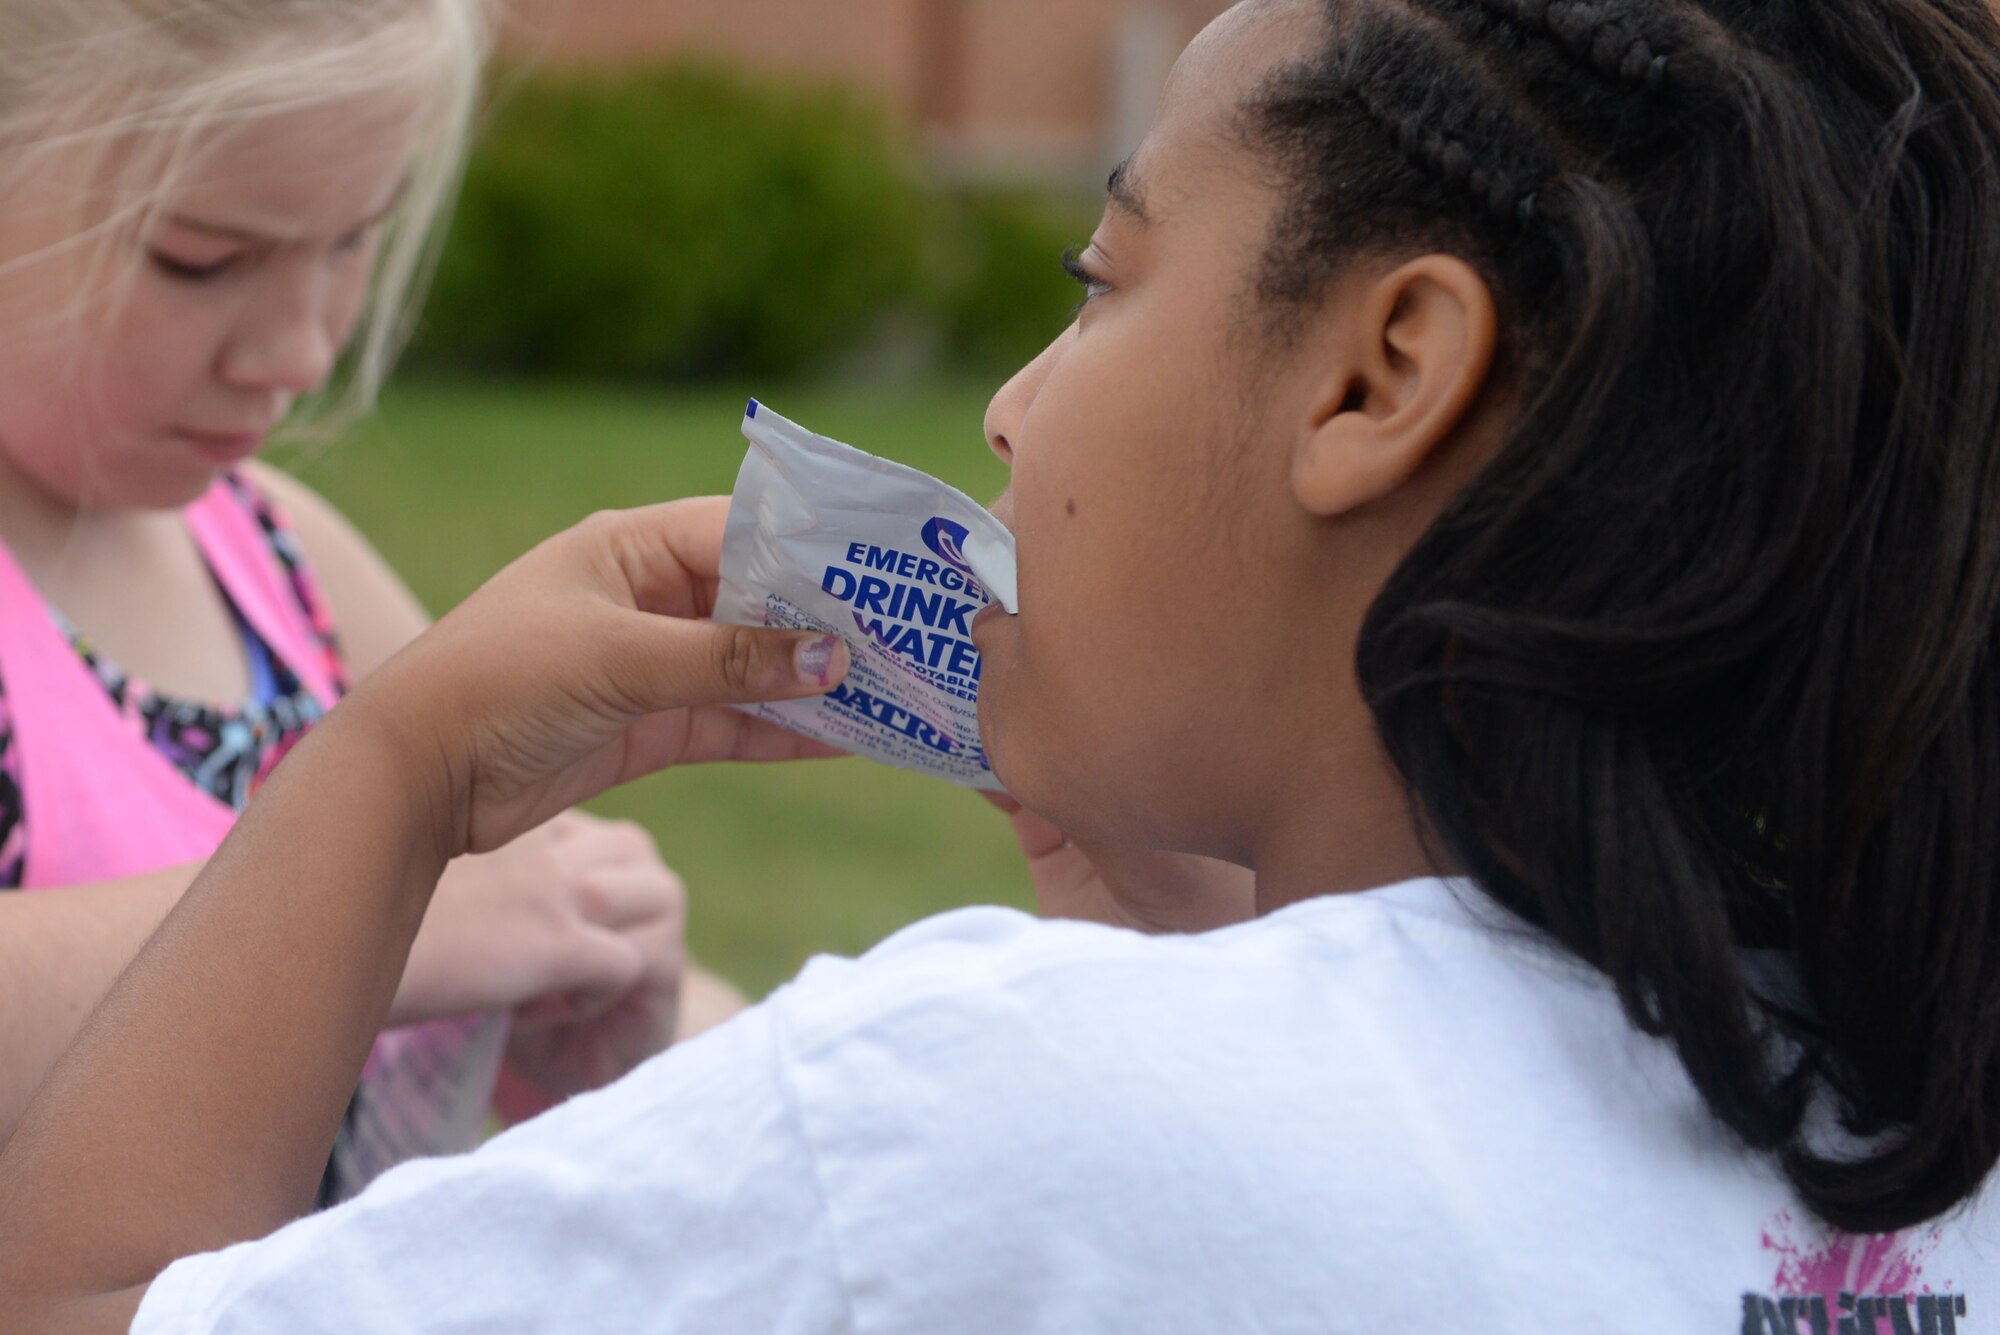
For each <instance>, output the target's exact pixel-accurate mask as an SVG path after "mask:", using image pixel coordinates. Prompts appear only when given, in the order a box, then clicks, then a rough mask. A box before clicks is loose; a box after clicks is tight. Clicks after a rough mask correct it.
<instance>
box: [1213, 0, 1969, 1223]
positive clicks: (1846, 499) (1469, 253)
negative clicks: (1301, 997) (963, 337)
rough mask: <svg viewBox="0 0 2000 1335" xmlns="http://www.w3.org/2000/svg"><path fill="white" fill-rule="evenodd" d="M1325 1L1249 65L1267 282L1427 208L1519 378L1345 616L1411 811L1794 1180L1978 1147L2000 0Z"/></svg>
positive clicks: (1842, 1190)
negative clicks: (1309, 33)
mask: <svg viewBox="0 0 2000 1335" xmlns="http://www.w3.org/2000/svg"><path fill="white" fill-rule="evenodd" d="M1327 8H1328V11H1329V15H1330V19H1331V28H1330V37H1329V40H1328V42H1327V43H1326V45H1325V46H1324V48H1323V49H1321V50H1319V51H1317V52H1315V53H1311V54H1310V55H1309V58H1308V59H1306V60H1304V61H1302V62H1301V63H1299V64H1298V65H1296V66H1294V67H1292V68H1289V69H1287V70H1285V71H1284V72H1283V73H1282V74H1281V75H1280V76H1279V77H1278V78H1277V79H1276V80H1275V81H1274V82H1273V83H1272V84H1271V85H1270V86H1269V87H1268V88H1266V89H1265V90H1263V92H1262V93H1261V94H1260V96H1259V98H1258V99H1257V100H1256V102H1255V103H1254V104H1253V105H1252V106H1251V107H1250V108H1249V110H1248V124H1249V126H1250V133H1251V134H1252V136H1253V138H1254V140H1255V141H1256V142H1257V144H1258V145H1259V146H1260V149H1261V150H1262V151H1266V152H1273V151H1274V152H1276V153H1277V154H1278V156H1279V158H1280V160H1281V161H1282V162H1283V164H1284V165H1285V167H1286V169H1287V172H1288V174H1289V176H1290V178H1291V180H1292V182H1293V186H1292V189H1291V198H1290V202H1289V204H1288V205H1286V206H1285V207H1284V208H1283V209H1282V210H1281V214H1280V218H1279V223H1278V226H1277V230H1276V235H1275V238H1274V242H1273V250H1272V253H1271V254H1270V255H1269V256H1268V257H1267V258H1266V261H1265V264H1264V270H1263V272H1264V274H1265V275H1266V277H1265V282H1264V287H1265V289H1266V291H1265V296H1266V297H1267V298H1268V299H1270V300H1271V301H1273V302H1276V303H1281V304H1282V303H1285V302H1297V301H1300V300H1305V299H1309V298H1310V297H1311V296H1312V295H1313V294H1315V293H1316V292H1318V291H1319V290H1320V285H1321V283H1322V282H1323V280H1324V279H1325V277H1326V276H1327V275H1328V274H1330V273H1332V272H1333V271H1334V270H1335V269H1336V268H1337V267H1338V266H1339V265H1340V264H1341V263H1343V262H1344V261H1345V260H1346V259H1348V258H1350V257H1352V256H1354V255H1355V254H1357V253H1358V252H1363V251H1371V250H1380V251H1397V250H1412V251H1414V250H1416V249H1417V248H1420V247H1431V248H1438V247H1444V248H1450V249H1453V250H1455V251H1457V252H1458V253H1461V254H1463V255H1465V256H1466V257H1467V258H1469V259H1471V260H1472V261H1473V262H1474V263H1477V264H1478V265H1480V266H1481V267H1482V269H1483V271H1484V272H1485V273H1486V274H1487V276H1488V279H1489V282H1490V283H1491V284H1492V286H1493V288H1494V291H1495V293H1496V296H1497V298H1498V300H1499V301H1500V303H1501V305H1502V308H1503V315H1504V317H1505V320H1506V324H1507V328H1508V330H1509V334H1508V344H1507V347H1506V348H1505V349H1504V350H1503V352H1504V363H1503V365H1504V369H1505V375H1506V379H1507V381H1508V387H1509V388H1511V390H1512V391H1513V392H1514V393H1515V394H1517V395H1518V397H1519V402H1520V411H1519V414H1518V418H1517V420H1516V422H1515V425H1514V427H1513V429H1512V431H1511V434H1510V436H1509V439H1508V440H1507V442H1506V444H1505V445H1504V446H1503V447H1502V449H1501V450H1500V451H1499V453H1498V454H1497V456H1496V457H1495V458H1494V459H1493V460H1492V462H1491V464H1490V465H1489V466H1488V467H1486V468H1485V469H1484V470H1483V472H1482V473H1481V474H1480V476H1479V477H1478V478H1477V480H1476V481H1474V482H1473V483H1472V484H1471V485H1470V486H1469V487H1467V488H1466V490H1465V491H1464V492H1463V494H1462V495H1460V496H1459V497H1458V498H1457V500H1456V501H1455V503H1454V504H1452V505H1451V506H1450V508H1449V509H1448V510H1447V512H1446V513H1445V514H1444V515H1443V516H1442V517H1441V518H1440V519H1439V520H1438V521H1437V522H1436V524H1435V525H1434V526H1433V527H1432V528H1431V530H1430V531H1429V532H1428V533H1427V534H1426V535H1425V536H1424V538H1423V539H1422V540H1421V542H1420V543H1419V544H1418V546H1417V547H1416V548H1415V550H1414V551H1413V552H1412V553H1411V555H1410V556H1409V558H1408V559H1407V560H1406V561H1405V562H1404V563H1403V565H1402V566H1401V568H1400V569H1399V570H1398V571H1397V572H1396V574H1395V575H1394V576H1393V578H1392V579H1391V580H1390V581H1389V583H1388V585H1387V587H1386V588H1385V589H1384V590H1383V592H1382V594H1381V597H1380V599H1379V601H1378V602H1377V603H1376V604H1375V606H1374V608H1373V609H1372V610H1371V612H1370V615H1369V617H1368V620H1367V623H1366V625H1365V627H1364V630H1363V634H1362V639H1361V644H1360V651H1359V659H1358V666H1359V672H1360V676H1361V681H1362V685H1363V689H1364V691H1365V693H1366V696H1367V699H1368V701H1369V703H1370V706H1371V708H1372V709H1373V711H1374V714H1375V718H1376V720H1377V724H1378V726H1379V729H1380V732H1381V736H1382V739H1383V741H1384V743H1385V744H1386V746H1387V748H1388V751H1389V753H1390V755H1391V756H1392V757H1393V759H1394V761H1395V763H1396V765H1397V766H1398V767H1399V769H1400V770H1401V773H1402V774H1403V776H1404V778H1405V780H1406V781H1407V783H1408V785H1409V788H1410V791H1411V794H1412V797H1413V801H1414V804H1415V806H1416V808H1417V811H1418V813H1419V816H1420V818H1421V821H1422V822H1423V824H1424V825H1425V827H1426V828H1427V830H1428V832H1429V833H1430V835H1431V837H1432V838H1433V839H1434V840H1435V841H1436V843H1437V844H1438V846H1439V848H1440V852H1441V853H1442V854H1443V855H1444V856H1446V857H1448V858H1450V859H1451V860H1452V861H1453V862H1455V863H1456V864H1457V865H1459V866H1461V867H1463V868H1465V869H1466V870H1467V871H1468V872H1469V873H1470V874H1471V875H1472V876H1473V877H1474V878H1475V879H1476V881H1477V882H1478V884H1479V885H1480V887H1481V888H1482V889H1483V890H1484V891H1485V892H1486V893H1487V894H1489V895H1491V896H1492V897H1493V898H1495V899H1496V900H1498V901H1499V902H1500V903H1502V904H1504V905H1506V906H1507V907H1508V908H1509V909H1511V910H1512V911H1514V912H1515V913H1517V914H1519V915H1520V916H1521V917H1523V918H1525V919H1528V920H1529V921H1531V922H1533V923H1535V924H1538V925H1540V926H1542V927H1544V928H1546V929H1547V930H1548V931H1549V932H1551V933H1553V934H1554V935H1555V936H1556V937H1557V938H1558V939H1560V940H1561V941H1562V942H1564V943H1565V944H1566V945H1567V946H1568V947H1569V948H1570V949H1572V950H1574V951H1575V952H1576V953H1577V954H1579V955H1581V956H1582V957H1583V958H1585V959H1587V960H1589V961H1591V962H1592V963H1593V964H1595V965H1596V966H1597V967H1599V968H1600V969H1602V970H1603V971H1604V972H1605V973H1606V974H1608V975H1609V976H1610V977H1611V978H1612V979H1613V980H1615V982H1616V984H1617V987H1618V990H1619V993H1620V995H1621V997H1622V998H1623V1001H1624V1005H1625V1007H1626V1010H1627V1011H1628V1013H1629V1014H1630V1016H1631V1017H1632V1019H1633V1020H1634V1022H1635V1023H1636V1024H1638V1025H1639V1026H1640V1027H1641V1028H1642V1029H1644V1030H1645V1031H1646V1032H1648V1033H1651V1034H1655V1035H1660V1036H1663V1037H1664V1038H1665V1039H1667V1040H1668V1041H1670V1042H1671V1043H1672V1044H1673V1045H1674V1047H1675V1049H1676V1050H1677V1051H1678V1053H1679V1055H1680V1058H1681V1060H1682V1062H1683V1063H1684V1064H1685V1065H1686V1067H1687V1070H1688V1072H1689V1074H1690V1075H1691V1076H1692V1077H1693V1080H1694V1083H1695V1085H1696V1086H1697V1087H1698V1088H1699V1090H1700V1091H1701V1094H1702V1096H1703V1097H1704V1098H1705V1099H1706V1101H1707V1103H1708V1105H1709V1106H1710V1107H1711V1108H1712V1109H1713V1111H1714V1112H1715V1114H1716V1115H1717V1116H1718V1117H1719V1118H1720V1119H1721V1120H1722V1121H1723V1122H1725V1123H1727V1125H1728V1126H1730V1127H1731V1128H1733V1129H1734V1130H1735V1132H1736V1133H1738V1134H1739V1135H1740V1136H1741V1137H1742V1139H1743V1140H1744V1141H1746V1142H1747V1143H1748V1144H1749V1145H1751V1146H1753V1147H1755V1148H1757V1149H1759V1150H1764V1151H1769V1152H1773V1153H1775V1154H1776V1155H1777V1156H1778V1158H1779V1160H1780V1161H1781V1162H1782V1164H1783V1167H1784V1170H1785V1172H1786V1174H1787V1175H1788V1176H1789V1177H1790V1179H1791V1181H1792V1182H1793V1184H1794V1185H1795V1186H1796V1188H1797V1190H1798V1192H1799V1194H1800V1195H1801V1197H1802V1198H1803V1200H1804V1201H1805V1202H1806V1203H1807V1204H1808V1205H1809V1206H1810V1207H1811V1208H1812V1209H1813V1210H1814V1211H1816V1212H1817V1213H1818V1214H1820V1215H1821V1216H1823V1217H1824V1218H1825V1219H1827V1220H1829V1221H1830V1222H1832V1223H1834V1224H1836V1225H1838V1226H1841V1227H1843V1228H1847V1229H1850V1230H1855V1231H1884V1230H1888V1229H1894V1228H1900V1227H1904V1226H1908V1225H1910V1224H1913V1223H1915V1222H1918V1221H1921V1220H1924V1219H1928V1218H1931V1217H1933V1216H1935V1215H1937V1214H1940V1213H1942V1212H1944V1211H1946V1210H1949V1209H1950V1208H1952V1207H1953V1206H1955V1205H1958V1204H1960V1203H1962V1202H1964V1201H1966V1200H1967V1199H1969V1198H1970V1197H1971V1196H1973V1195H1974V1194H1975V1193H1976V1192H1977V1191H1978V1190H1979V1188H1980V1185H1981V1183H1982V1182H1983V1181H1984V1180H1985V1178H1986V1177H1987V1174H1988V1172H1989V1170H1990V1169H1991V1168H1992V1167H1993V1165H1994V1163H1995V1160H1996V1157H2000V661H1996V655H1995V637H1994V632H1995V628H1996V613H2000V56H1997V55H1996V51H2000V32H1996V28H1995V23H1994V19H1993V17H1992V16H1991V15H1990V14H1989V13H1988V11H1987V10H1986V8H1985V6H1984V4H1983V0H1578V2H1574V3H1566V2H1565V0H1359V2H1357V0H1330V2H1329V3H1328V5H1327ZM1814 1126H1816V1127H1818V1128H1819V1130H1818V1131H1817V1132H1812V1131H1809V1130H1808V1128H1809V1127H1814Z"/></svg>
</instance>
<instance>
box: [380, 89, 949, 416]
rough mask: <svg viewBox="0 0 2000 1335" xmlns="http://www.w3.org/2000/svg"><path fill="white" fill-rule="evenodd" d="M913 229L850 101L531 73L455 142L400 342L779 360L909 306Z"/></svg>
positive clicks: (472, 349) (575, 363) (743, 363)
mask: <svg viewBox="0 0 2000 1335" xmlns="http://www.w3.org/2000/svg"><path fill="white" fill-rule="evenodd" d="M503 86H504V85H503ZM924 236H925V204H924V195H923V191H922V189H921V187H920V186H919V185H918V184H917V180H916V176H915V174H914V172H913V171H912V169H911V167H910V165H909V163H908V161H907V160H906V155H905V153H904V151H903V148H902V145H901V143H900V141H899V139H898V137H897V136H896V135H895V134H894V133H893V132H892V130H891V129H890V128H889V126H888V124H887V121H886V118H885V117H884V116H883V115H882V114H881V112H880V111H879V110H878V109H877V108H875V107H874V106H873V105H871V104H870V103H868V102H867V101H865V100H864V99H862V98H860V97H858V96H855V95H853V94H850V93H846V92H843V91H840V90H836V89H831V88H807V89H802V88H799V87H797V86H794V85H778V84H771V83H764V82H760V81H757V80H754V79H752V78H750V77H748V76H745V75H742V74H737V73H733V72H728V71H724V70H720V69H715V68H709V67H704V66H699V65H692V64H674V65H671V66H666V67H657V68H653V69H649V70H638V71H632V72H620V73H603V72H593V73H561V74H541V75H538V76H536V77H534V78H532V79H522V80H517V81H515V82H514V83H513V85H512V86H511V87H510V88H509V89H508V91H507V92H506V93H505V95H504V96H503V97H502V98H501V99H500V100H499V101H498V104H497V106H496V108H495V111H494V114H493V116H492V118H491V121H490V123H489V124H488V126H487V127H486V130H485V132H484V134H483V136H482V138H481V141H480V143H479V146H478V147H477V149H476V151H475V153H474V156H473V160H472V163H471V164H470V167H469V169H468V172H467V179H466V185H465V193H464V197H463V200H462V202H461V204H460V206H459V211H458V218H457V222H456V225H455V226H454V228H453V232H452V236H451V238H450V243H449V244H448V245H447V247H446V249H445V253H444V259H443V261H442V263H441V264H440V267H439V271H438V276H437V282H436V285H435V287H434V288H433V291H432V295H431V300H430V303H429V306H428V308H427V312H426V315H425V319H424V321H423V324H422V326H421V327H420V332H419V336H418V342H417V346H416V348H415V349H414V354H415V356H416V358H417V359H418V360H419V362H421V363H427V364H430V365H433V366H437V365H446V366H452V367H456V368H472V369H480V368H485V369H497V370H505V371H511V372H530V373H559V374H582V375H589V376H594V377H604V376H611V377H621V376H622V377H645V378H674V379H686V378H698V377H702V376H709V375H717V374H725V373H727V374H745V373H756V374H768V373H784V372H788V371H793V370H796V369H799V368H801V367H805V366H809V365H811V364H813V363H816V362H821V361H824V360H827V359H830V358H833V357H835V356H838V355H839V354H840V353H842V352H843V351H845V350H847V349H848V348H850V347H851V346H853V345H855V344H856V343H858V342H865V341H866V340H867V339H869V338H870V337H871V336H872V333H873V330H874V327H875V325H876V322H877V321H878V320H879V318H880V317H881V316H882V315H883V314H885V313H886V312H888V311H891V310H896V309H902V308H906V307H908V306H910V305H911V304H913V302H914V301H915V300H916V298H917V294H918V293H919V292H920V290H921V288H922V286H923V278H922V269H923V265H924V260H923V255H924Z"/></svg>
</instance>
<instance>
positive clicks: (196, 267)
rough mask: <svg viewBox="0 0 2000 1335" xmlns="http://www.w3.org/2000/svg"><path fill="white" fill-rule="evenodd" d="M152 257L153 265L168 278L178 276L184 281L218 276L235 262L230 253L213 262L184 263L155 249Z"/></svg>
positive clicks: (202, 279) (203, 279)
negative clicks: (225, 257) (226, 256)
mask: <svg viewBox="0 0 2000 1335" xmlns="http://www.w3.org/2000/svg"><path fill="white" fill-rule="evenodd" d="M152 259H153V265H154V267H155V268H157V269H158V270H159V271H160V272H161V273H163V274H165V275H166V276H167V277H169V278H178V279H180V280H181V281H182V282H184V283H200V282H204V281H206V280H208V279H210V278H219V277H221V276H222V275H223V274H224V273H227V272H228V271H229V268H230V266H231V265H233V264H235V263H236V257H235V256H233V255H232V256H230V257H229V258H228V259H223V260H217V261H216V262H215V263H213V264H185V263H183V262H181V261H180V260H177V259H175V258H173V257H172V256H171V255H162V254H161V253H160V252H159V251H157V250H156V251H154V252H153V254H152Z"/></svg>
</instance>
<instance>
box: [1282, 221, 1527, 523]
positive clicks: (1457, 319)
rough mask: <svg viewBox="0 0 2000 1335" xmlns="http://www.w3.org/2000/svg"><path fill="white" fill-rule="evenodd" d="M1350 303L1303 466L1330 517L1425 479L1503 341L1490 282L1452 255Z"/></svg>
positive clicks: (1320, 509)
mask: <svg viewBox="0 0 2000 1335" xmlns="http://www.w3.org/2000/svg"><path fill="white" fill-rule="evenodd" d="M1350 300H1352V301H1354V302H1357V303H1358V315H1357V317H1356V319H1354V320H1352V321H1349V320H1346V319H1343V320H1342V322H1341V323H1342V329H1341V331H1340V333H1339V335H1338V336H1337V343H1336V344H1334V345H1330V346H1329V347H1328V353H1329V355H1330V358H1331V361H1332V365H1331V366H1329V367H1327V368H1326V369H1327V370H1329V371H1330V372H1331V374H1330V375H1329V376H1328V377H1327V380H1326V385H1325V388H1324V390H1323V391H1322V392H1321V393H1320V394H1319V395H1317V396H1316V398H1315V400H1314V402H1313V404H1312V412H1311V416H1310V418H1309V419H1308V421H1307V422H1306V423H1305V431H1304V434H1303V437H1302V439H1301V440H1300V441H1299V444H1298V447H1297V449H1296V450H1295V452H1294V457H1293V460H1292V493H1293V495H1294V496H1295V497H1296V498H1297V500H1298V502H1299V504H1301V505H1303V506H1304V507H1305V508H1306V509H1307V510H1309V511H1311V512H1312V513H1314V514H1316V515H1321V516H1328V517H1330V516H1333V515H1339V514H1345V513H1347V512H1348V511H1350V510H1354V509H1358V508H1359V507H1361V506H1364V505H1367V504H1369V503H1370V502H1373V501H1378V500H1380V499H1382V498H1383V497H1385V496H1388V495H1390V494H1391V493H1393V492H1394V491H1396V490H1397V489H1398V488H1399V487H1401V486H1403V484H1404V483H1406V482H1408V481H1409V480H1410V478H1412V477H1413V476H1415V475H1416V473H1417V471H1418V470H1419V469H1420V468H1422V467H1423V465H1424V463H1425V461H1426V460H1428V459H1430V458H1431V456H1432V455H1433V454H1434V453H1435V452H1436V451H1437V449H1438V447H1439V446H1440V445H1441V444H1443V443H1444V442H1445V441H1447V440H1449V439H1450V438H1451V436H1452V434H1453V432H1455V431H1456V430H1457V429H1458V427H1459V425H1460V423H1462V422H1463V421H1464V420H1465V418H1466V416H1467V414H1468V413H1470V412H1471V411H1472V407H1473V405H1474V404H1475V403H1477V402H1478V400H1479V396H1480V394H1481V392H1482V391H1483V390H1484V389H1485V388H1486V382H1487V377H1488V375H1489V374H1490V372H1491V371H1492V369H1493V350H1494V343H1495V340H1496V339H1497V338H1498V337H1499V323H1500V321H1499V314H1498V312H1497V311H1496V309H1495V307H1494V302H1493V294H1492V292H1491V291H1490V290H1489V289H1488V288H1487V286H1486V280H1485V279H1483V278H1481V277H1480V276H1479V274H1478V272H1477V271H1476V270H1475V269H1473V267H1472V266H1471V265H1469V264H1467V263H1466V262H1465V261H1463V260H1460V259H1457V258H1456V257H1454V256H1450V255H1425V256H1423V257H1422V258H1421V259H1415V260H1411V261H1410V262H1409V263H1407V264H1405V265H1403V266H1402V267H1401V268H1399V269H1396V270H1395V271H1394V272H1392V273H1390V274H1388V275H1386V276H1384V277H1380V278H1376V279H1373V280H1371V281H1366V282H1364V284H1363V285H1362V286H1361V287H1360V288H1359V291H1358V293H1357V294H1354V295H1352V296H1351V297H1350ZM1342 304H1343V305H1344V304H1346V303H1344V302H1343V303H1342ZM1350 309H1357V308H1356V307H1350Z"/></svg>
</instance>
